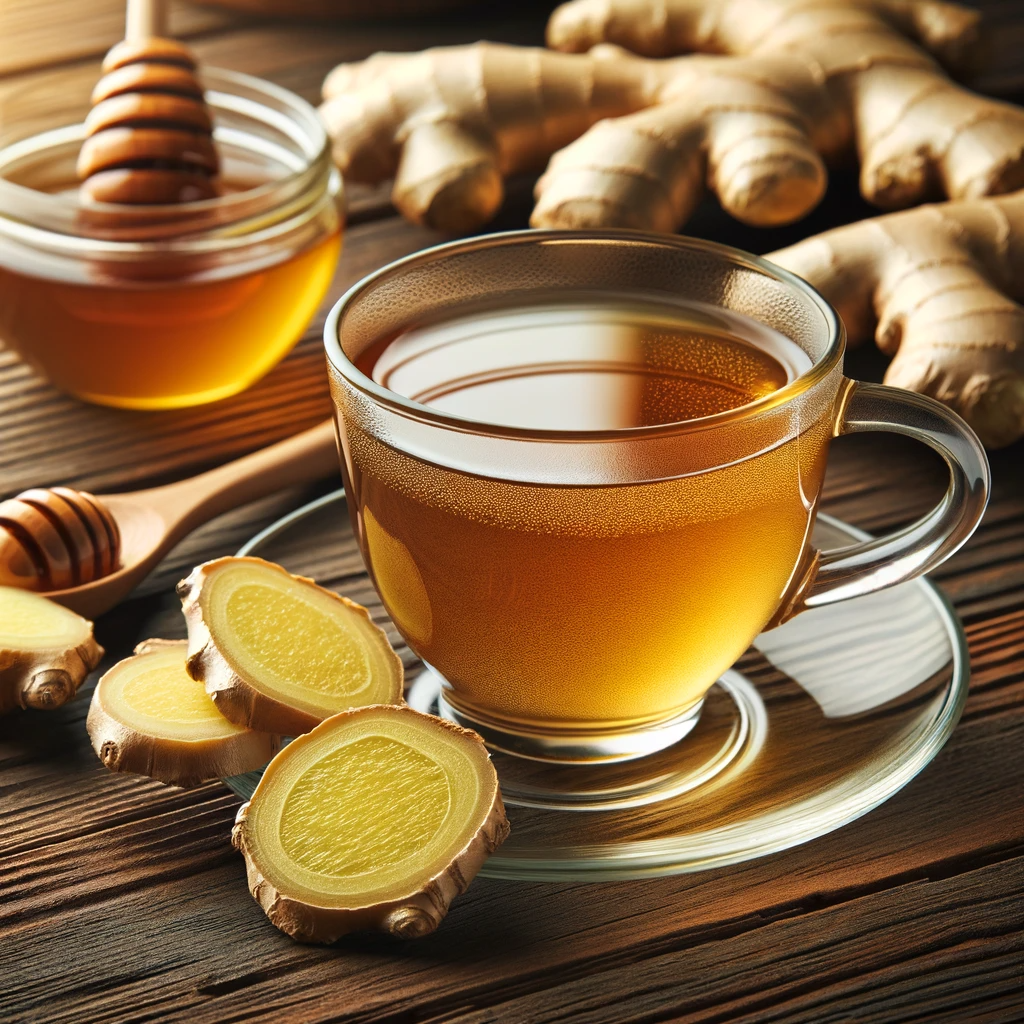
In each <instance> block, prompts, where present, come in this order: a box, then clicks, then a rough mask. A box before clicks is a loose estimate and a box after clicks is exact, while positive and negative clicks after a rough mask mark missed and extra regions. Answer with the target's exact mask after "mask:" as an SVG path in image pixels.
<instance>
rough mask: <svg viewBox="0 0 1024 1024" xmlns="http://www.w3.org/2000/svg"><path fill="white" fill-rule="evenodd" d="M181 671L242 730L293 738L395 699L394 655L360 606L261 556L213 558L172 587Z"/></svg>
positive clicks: (398, 686) (398, 672)
mask: <svg viewBox="0 0 1024 1024" xmlns="http://www.w3.org/2000/svg"><path fill="white" fill-rule="evenodd" d="M178 593H179V595H180V596H181V599H182V608H183V610H184V612H185V621H186V622H187V624H188V643H189V648H188V670H189V672H190V673H191V675H192V677H193V678H194V679H200V680H202V681H203V682H204V683H205V685H206V692H207V693H209V694H210V696H211V697H212V698H213V700H214V703H215V704H216V705H217V708H218V709H219V710H220V711H221V712H222V713H223V714H224V715H225V716H226V717H227V718H229V719H231V721H232V722H235V723H237V724H238V725H245V726H248V727H249V728H251V729H261V730H265V731H267V732H275V733H281V734H283V735H286V736H297V735H300V734H301V733H304V732H309V730H310V729H312V728H313V727H314V726H316V725H318V724H319V723H320V722H322V721H323V720H324V719H325V718H330V716H331V715H335V714H337V713H338V712H339V711H347V710H349V709H350V708H354V707H362V706H363V705H366V704H392V703H396V702H398V701H401V700H402V678H403V670H402V661H401V659H400V658H399V657H398V655H397V654H395V652H394V650H393V649H392V647H391V644H389V643H388V638H387V636H385V634H384V631H383V630H382V629H379V628H378V627H377V626H375V625H374V624H373V622H372V621H371V619H370V614H369V612H367V610H366V609H365V608H363V607H362V605H358V604H356V603H355V602H354V601H350V600H348V598H345V597H341V596H339V595H338V594H335V593H333V592H332V591H330V590H325V589H324V588H323V587H318V586H317V585H316V584H315V583H314V582H313V581H312V580H310V579H306V578H305V577H303V576H292V575H291V574H289V573H288V572H286V571H285V570H284V569H282V568H281V567H280V566H279V565H274V564H273V563H271V562H265V561H263V559H261V558H218V559H216V560H215V561H212V562H207V563H206V564H205V565H200V566H199V567H198V568H196V569H194V570H193V572H192V574H191V575H190V576H189V577H188V579H186V580H183V581H182V582H181V583H180V584H179V585H178Z"/></svg>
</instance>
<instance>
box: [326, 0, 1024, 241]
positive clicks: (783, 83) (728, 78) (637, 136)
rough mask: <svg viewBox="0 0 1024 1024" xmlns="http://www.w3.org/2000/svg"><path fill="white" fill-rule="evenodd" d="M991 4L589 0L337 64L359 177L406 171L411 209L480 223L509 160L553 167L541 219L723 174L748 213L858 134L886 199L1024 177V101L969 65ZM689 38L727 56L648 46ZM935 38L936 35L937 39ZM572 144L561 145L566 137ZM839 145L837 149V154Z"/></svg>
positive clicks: (958, 191)
mask: <svg viewBox="0 0 1024 1024" xmlns="http://www.w3.org/2000/svg"><path fill="white" fill-rule="evenodd" d="M977 21H978V19H977V15H976V12H973V11H969V10H967V9H966V8H962V7H959V6H958V5H956V4H948V3H936V2H925V3H922V4H913V3H909V2H907V0H575V2H573V3H569V4H566V5H564V6H563V7H561V8H559V9H558V10H557V11H556V12H555V13H554V14H553V15H552V18H551V21H550V24H549V28H548V39H549V43H550V44H551V45H552V46H553V47H555V48H556V49H559V50H564V51H584V50H590V52H589V53H582V52H577V53H576V54H575V55H574V54H572V53H554V52H550V51H545V50H538V49H530V48H522V47H513V46H498V45H495V44H490V43H476V44H474V45H472V46H463V47H448V48H440V49H434V50H426V51H424V52H422V53H417V54H378V55H376V56H375V57H371V58H370V59H369V60H366V61H363V62H362V63H359V64H348V65H341V66H340V67H339V68H336V69H335V70H334V71H333V72H332V73H331V74H330V75H328V77H327V79H326V81H325V82H324V100H325V102H324V104H323V106H322V107H321V113H322V115H323V117H324V120H325V122H326V123H327V126H328V130H329V132H330V134H331V136H332V138H333V144H334V145H333V151H334V157H335V160H336V161H337V163H338V164H339V166H340V167H341V169H342V171H343V172H344V173H345V174H346V175H347V176H348V177H349V178H351V179H352V180H355V181H365V182H370V183H376V182H378V181H382V180H384V179H385V178H388V177H390V176H392V175H394V177H395V184H394V191H393V198H394V201H395V205H396V206H397V207H398V209H399V210H400V211H401V212H402V213H403V214H404V215H405V216H406V217H407V218H409V219H410V220H413V221H415V222H418V223H426V224H429V225H431V226H433V227H436V228H440V229H442V230H447V231H467V230H470V229H472V228H475V227H478V226H479V225H481V224H483V223H485V222H486V221H487V220H489V219H490V218H491V217H492V216H493V215H494V213H495V212H496V211H497V209H498V206H499V205H500V203H501V200H502V195H503V191H502V188H503V187H502V178H503V177H504V176H506V175H509V174H515V173H521V172H527V171H534V170H539V169H541V167H542V166H543V165H544V161H545V160H547V159H548V158H549V157H552V159H551V161H550V164H549V165H548V168H547V171H546V173H544V175H543V176H542V177H541V179H540V181H539V182H538V184H537V206H536V208H535V210H534V213H533V217H532V218H531V223H532V224H533V226H534V227H561V228H573V227H633V228H646V229H655V230H673V229H675V228H677V227H679V226H681V224H682V223H684V222H685V220H686V218H687V217H688V215H689V213H690V211H691V210H692V209H693V207H694V206H695V205H696V203H697V201H698V200H699V199H700V197H701V195H702V193H703V191H704V188H705V185H706V186H707V187H708V188H710V189H711V190H712V191H713V192H715V193H716V194H717V196H718V197H719V199H720V201H721V202H722V205H723V206H724V207H725V208H726V209H727V210H728V211H729V212H730V213H732V214H733V216H735V217H737V218H738V219H740V220H743V221H746V222H747V223H750V224H755V225H771V224H780V223H787V222H789V221H792V220H795V219H797V218H799V217H801V216H803V215H804V214H805V213H807V212H808V211H809V210H810V209H811V208H812V207H813V206H814V205H815V204H816V203H817V201H818V200H819V199H820V197H821V195H822V193H823V191H824V188H825V170H824V163H830V162H837V161H839V160H841V159H843V158H844V157H845V156H847V155H848V154H851V153H853V152H856V153H857V155H858V156H859V159H860V164H861V187H862V191H863V193H864V195H865V196H866V197H867V198H868V199H869V200H871V201H872V202H874V203H877V204H878V205H880V206H883V207H898V206H906V205H910V204H912V203H917V202H921V201H923V200H926V199H928V198H939V197H943V196H949V197H952V198H967V197H973V196H981V195H988V194H996V193H1003V192H1010V191H1013V190H1014V189H1016V188H1019V187H1021V186H1024V111H1022V110H1020V109H1018V108H1016V107H1014V106H1012V105H1010V104H1006V103H1000V102H998V101H996V100H991V99H986V98H984V97H981V96H978V95H976V94H974V93H971V92H970V91H968V90H966V89H964V88H963V87H961V86H959V85H957V84H956V83H954V82H953V81H951V80H950V78H949V77H948V76H947V75H946V73H945V72H944V71H943V69H942V67H941V66H940V64H939V63H938V62H937V61H936V60H935V59H933V57H932V56H929V54H928V53H926V52H925V50H924V49H921V46H923V47H925V48H926V49H927V50H929V51H931V53H932V54H934V55H935V56H936V57H938V58H939V60H940V61H942V62H944V63H946V64H949V65H952V66H962V65H963V64H965V63H966V62H967V61H968V60H969V59H970V58H971V56H972V54H973V53H974V51H975V50H976V43H977V36H978V30H977ZM602 42H603V43H606V44H608V43H619V44H622V45H623V46H625V47H627V48H628V49H630V50H633V51H635V52H636V53H639V54H645V55H648V56H649V57H663V56H665V55H667V54H678V53H682V52H687V51H693V50H698V51H705V52H710V53H716V54H728V55H729V56H715V57H693V56H690V57H677V58H676V59H673V60H651V59H643V58H642V57H639V56H635V55H631V54H630V53H627V52H626V51H625V50H622V49H619V48H618V47H617V46H610V45H604V46H596V47H595V48H594V49H590V48H591V47H592V46H594V44H597V43H602ZM918 44H920V45H918ZM552 155H553V156H552ZM823 162H824V163H823Z"/></svg>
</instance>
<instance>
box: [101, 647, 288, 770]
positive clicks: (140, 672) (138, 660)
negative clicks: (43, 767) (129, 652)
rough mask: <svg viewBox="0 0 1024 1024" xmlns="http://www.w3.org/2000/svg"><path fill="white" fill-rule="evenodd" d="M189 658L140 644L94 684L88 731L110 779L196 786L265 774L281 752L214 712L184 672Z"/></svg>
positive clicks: (180, 650)
mask: <svg viewBox="0 0 1024 1024" xmlns="http://www.w3.org/2000/svg"><path fill="white" fill-rule="evenodd" d="M187 650H188V645H187V643H186V642H185V641H184V640H144V641H143V642H142V643H141V644H139V645H138V647H136V648H135V653H134V655H133V656H132V657H130V658H125V659H124V660H123V661H119V662H118V663H117V664H116V665H115V666H114V667H113V668H112V669H110V671H109V672H106V673H104V675H103V676H102V677H101V678H100V681H99V682H98V683H97V684H96V689H95V690H94V691H93V695H92V704H90V705H89V717H88V719H87V721H86V728H87V729H88V731H89V738H90V739H91V740H92V748H93V750H95V751H96V756H97V757H98V758H99V759H100V760H101V761H102V762H103V763H104V765H106V767H107V768H109V769H110V770H111V771H112V772H132V773H133V774H136V775H148V776H149V777H150V778H152V779H159V780H160V781H161V782H166V783H169V784H170V785H174V786H182V787H189V786H197V785H199V783H201V782H206V781H208V780H209V779H218V778H221V777H222V776H225V775H238V774H240V773H241V772H248V771H253V770H255V769H256V768H262V767H263V766H264V765H265V764H266V763H267V762H268V761H269V760H270V759H271V758H272V757H273V756H274V754H276V753H277V751H278V750H279V749H280V747H281V740H280V737H278V736H274V735H272V734H270V733H265V732H255V731H254V730H252V729H246V728H245V727H244V726H240V725H235V724H234V722H229V721H228V720H227V719H226V718H225V717H224V716H223V715H222V714H221V713H220V712H219V711H218V710H217V708H216V706H215V705H214V703H213V701H212V700H211V699H210V697H209V696H208V695H207V693H206V690H205V689H204V687H203V684H202V683H198V682H196V681H195V680H194V679H193V678H192V677H191V676H190V675H189V674H188V672H187V671H186V670H185V654H186V652H187Z"/></svg>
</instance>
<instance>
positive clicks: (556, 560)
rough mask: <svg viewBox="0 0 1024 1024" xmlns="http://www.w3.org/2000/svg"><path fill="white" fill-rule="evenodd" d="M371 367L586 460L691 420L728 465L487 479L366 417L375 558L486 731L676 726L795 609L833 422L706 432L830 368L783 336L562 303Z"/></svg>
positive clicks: (395, 605) (360, 471) (352, 489)
mask: <svg viewBox="0 0 1024 1024" xmlns="http://www.w3.org/2000/svg"><path fill="white" fill-rule="evenodd" d="M358 366H359V369H360V370H362V372H363V373H365V374H366V375H368V376H371V377H372V378H373V379H374V380H375V381H376V382H377V383H378V384H381V385H383V386H384V387H386V388H388V389H389V390H391V391H392V392H395V393H397V394H399V395H401V396H404V397H406V398H409V399H412V400H414V401H416V402H419V403H421V404H423V405H426V406H429V407H432V408H434V409H436V410H438V411H439V412H443V413H446V414H448V415H449V416H452V417H462V418H465V419H468V420H472V421H475V422H476V423H486V424H492V425H496V426H499V427H502V428H516V429H518V430H522V431H541V432H543V431H572V432H574V434H573V435H562V436H563V437H564V438H565V440H566V441H567V442H568V441H571V440H572V439H573V438H574V437H576V438H579V437H586V436H588V435H591V434H593V433H594V432H621V431H623V430H627V429H629V428H658V427H659V426H662V425H668V424H678V423H687V422H689V423H690V424H691V425H692V426H693V427H694V428H695V429H692V430H681V431H680V432H679V433H678V435H671V440H670V442H669V443H670V444H671V445H680V446H688V445H689V446H696V449H695V450H699V451H700V454H701V459H702V462H703V464H704V465H706V466H716V467H720V468H715V469H711V470H708V471H706V472H694V473H687V474H685V475H675V476H673V475H667V476H665V477H663V478H659V476H658V474H657V473H656V472H655V473H653V474H652V473H650V472H648V473H647V474H646V477H647V478H646V482H642V483H621V482H620V474H618V473H615V472H612V471H611V466H610V467H609V478H608V481H607V482H606V483H602V482H601V481H600V480H598V481H597V482H596V483H595V482H590V483H588V484H587V485H585V486H580V485H578V484H573V483H572V482H571V480H570V479H569V477H571V460H572V459H573V451H572V449H573V445H572V444H569V443H567V444H566V445H565V456H564V457H565V459H566V460H567V469H568V476H567V482H566V485H565V486H562V485H560V484H558V483H556V484H550V483H544V484H538V483H530V482H519V481H516V480H515V479H508V476H509V474H510V472H511V473H512V475H513V476H514V467H511V469H510V467H503V472H501V473H495V474H494V475H493V476H492V475H487V474H479V475H477V474H474V473H467V472H460V471H457V470H453V469H451V468H448V467H445V466H442V465H437V464H433V463H431V462H428V461H425V460H423V459H420V458H417V457H414V456H412V455H410V454H408V453H406V452H403V451H401V450H398V449H397V448H396V447H393V446H391V445H389V444H387V443H385V442H384V441H382V440H380V439H378V438H376V437H373V436H371V434H370V433H368V432H366V431H365V430H363V429H361V427H360V426H359V424H358V423H357V422H356V421H355V419H352V418H348V417H346V418H345V419H344V430H343V434H344V441H345V448H346V460H345V461H346V464H347V466H346V468H347V474H348V477H349V479H348V480H347V481H346V482H347V484H348V485H349V494H350V500H351V501H352V502H353V504H354V508H355V511H356V513H357V519H358V523H359V527H360V531H359V532H360V541H361V544H362V546H363V554H364V557H365V558H366V561H367V564H368V565H369V567H370V569H371V572H372V574H373V576H374V579H375V582H376V584H377V587H378V589H379V591H380V593H381V596H382V598H383V601H384V604H385V606H386V608H387V610H388V612H389V613H390V615H391V616H392V618H393V619H394V621H395V623H396V625H397V626H398V628H399V629H400V630H401V632H402V633H403V635H404V636H405V637H406V638H407V639H408V641H409V643H410V645H411V646H412V647H413V649H414V650H415V651H416V652H417V653H418V654H419V655H420V656H421V657H422V658H423V659H424V660H425V661H427V662H429V663H430V664H431V665H432V666H434V667H435V668H436V669H437V670H438V671H439V672H440V673H441V674H442V675H443V676H444V677H445V679H446V680H447V681H448V683H449V684H450V685H451V690H450V692H446V700H448V702H449V703H450V704H452V706H453V707H455V708H456V709H457V710H460V711H462V712H464V713H465V714H466V715H467V716H469V717H471V718H474V719H475V720H477V721H487V720H489V719H490V720H493V719H494V717H495V716H498V717H499V718H500V719H503V720H505V721H515V722H520V723H522V724H523V725H524V727H526V726H530V725H537V724H540V723H542V724H543V725H544V726H545V727H556V728H557V727H558V726H559V725H560V724H564V726H565V727H566V728H570V727H575V726H582V727H586V725H587V723H600V725H601V727H602V728H610V727H613V726H615V725H618V726H621V727H622V728H626V727H628V726H634V727H635V726H639V725H642V724H643V723H651V722H657V721H659V720H662V719H666V718H669V717H671V716H673V715H675V714H678V713H680V712H681V711H683V710H684V709H685V708H686V707H688V706H692V705H693V704H694V703H696V702H697V701H699V700H700V698H701V697H702V696H703V694H704V692H705V691H706V690H707V688H708V687H709V686H710V685H711V684H712V683H713V682H714V680H715V679H716V678H717V677H718V676H719V675H720V674H721V673H722V672H723V671H724V670H725V669H727V668H728V667H729V666H730V665H731V664H732V663H733V662H734V661H735V660H736V658H738V657H739V655H740V654H742V653H743V651H744V649H745V648H746V647H747V646H748V645H749V643H750V642H751V640H753V638H754V637H755V636H756V635H757V633H758V632H759V631H760V630H761V629H762V628H763V627H764V626H765V624H766V623H767V622H768V621H769V619H770V618H771V616H772V615H773V613H774V612H775V610H776V609H777V608H778V606H779V604H780V601H781V600H782V598H783V596H784V594H785V593H786V590H787V587H788V586H789V584H790V579H791V576H792V575H793V573H794V571H795V570H794V566H796V565H797V564H798V562H799V560H800V554H801V551H802V549H803V547H804V544H805V539H806V537H807V535H808V533H809V530H810V527H811V523H812V518H813V513H814V508H815V503H816V500H817V495H818V492H819V489H820V485H821V480H822V476H823V473H824V467H825V456H826V450H827V445H828V440H829V437H830V435H831V421H830V417H827V416H823V417H821V418H820V419H819V421H817V422H811V423H807V424H806V425H802V426H801V427H800V428H799V429H798V430H796V431H793V432H790V433H787V434H786V435H785V436H784V437H782V438H779V439H778V440H776V441H770V440H766V441H765V442H764V443H763V444H758V445H757V447H755V448H754V449H753V450H754V451H757V452H758V454H756V455H753V456H748V457H743V456H742V455H741V456H740V457H737V456H736V455H735V454H734V453H733V452H731V451H729V450H727V449H726V448H725V447H724V446H725V445H726V444H727V443H728V442H727V441H726V440H723V438H725V437H728V433H727V432H722V431H715V430H706V429H700V426H701V424H700V421H702V420H705V419H706V418H707V417H712V416H715V414H719V413H723V412H726V411H727V410H731V409H736V408H738V407H740V406H744V405H747V404H748V403H751V402H756V401H759V400H762V399H765V398H767V397H768V396H770V395H771V394H772V393H773V392H775V391H777V390H778V389H780V388H782V387H784V386H785V385H786V384H787V383H788V382H790V381H791V380H793V379H794V378H795V377H796V376H798V375H799V374H801V373H802V372H804V370H806V369H808V368H809V367H810V359H809V357H808V356H807V355H806V354H805V353H804V351H803V350H802V349H801V348H799V347H798V346H797V345H795V344H794V343H793V342H791V341H790V340H788V339H787V338H785V337H784V336H782V335H781V334H779V333H777V332H775V331H773V330H771V329H769V328H767V327H765V326H763V325H760V324H758V323H756V322H755V321H753V320H750V319H747V318H746V317H743V316H740V315H737V314H735V313H731V312H727V311H725V310H722V309H719V308H716V307H707V306H703V305H701V304H692V305H685V306H683V305H680V306H676V305H671V306H668V305H663V304H657V303H654V302H650V303H648V302H645V301H641V300H638V299H636V298H631V299H623V300H621V301H620V300H617V299H615V298H614V297H609V296H604V297H599V298H595V297H587V298H586V300H585V301H583V300H580V301H576V300H573V299H571V298H570V297H565V298H563V299H561V300H560V299H559V297H558V296H557V295H556V296H552V297H551V298H550V299H548V300H547V301H544V302H538V303H535V304H531V305H528V306H523V307H521V308H518V309H507V308H506V309H504V310H494V311H490V312H487V311H481V312H479V313H477V314H475V315H473V316H466V317H463V318H461V319H456V320H450V321H447V322H444V323H438V324H431V325H424V326H419V327H416V328H414V329H410V330H408V331H406V332H404V333H402V334H400V335H399V336H397V337H390V338H384V339H382V340H381V341H379V342H378V343H377V344H375V345H374V346H372V347H371V348H370V349H368V350H367V351H366V352H365V353H364V354H363V357H362V358H361V359H360V360H359V361H358ZM670 433H671V432H670ZM549 436H550V435H549ZM608 436H613V435H611V434H609V435H608ZM614 436H621V435H614ZM716 446H722V450H720V451H719V450H717V448H716Z"/></svg>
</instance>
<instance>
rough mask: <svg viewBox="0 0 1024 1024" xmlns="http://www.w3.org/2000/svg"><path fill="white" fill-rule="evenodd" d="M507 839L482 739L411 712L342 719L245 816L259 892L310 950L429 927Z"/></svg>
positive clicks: (364, 711) (270, 773)
mask: <svg viewBox="0 0 1024 1024" xmlns="http://www.w3.org/2000/svg"><path fill="white" fill-rule="evenodd" d="M508 832H509V826H508V821H507V819H506V817H505V808H504V806H503V804H502V800H501V792H500V790H499V789H498V777H497V774H496V773H495V771H494V767H493V765H492V764H491V761H490V758H489V756H488V754H487V750H486V748H485V747H484V744H483V740H481V739H480V737H479V736H478V735H477V734H476V733H474V732H470V731H469V730H468V729H463V728H461V727H460V726H457V725H453V724H452V723H451V722H446V721H444V720H443V719H440V718H434V717H433V716H432V715H423V714H420V713H419V712H418V711H413V710H412V708H409V707H407V706H387V705H380V706H377V707H364V708H358V709H356V710H353V711H346V712H343V713H342V714H339V715H335V716H334V717H333V718H330V719H328V720H327V721H326V722H324V723H323V724H321V725H319V726H317V727H316V728H315V729H314V730H313V731H312V732H310V733H308V734H306V735H305V736H301V737H299V738H298V739H297V740H295V741H294V742H293V743H291V744H290V745H289V746H288V747H286V748H285V749H284V750H283V751H281V753H280V754H278V755H277V757H275V758H274V760H273V761H271V763H270V765H269V766H268V767H267V770H266V772H264V774H263V778H262V779H261V780H260V783H259V785H258V786H257V787H256V792H255V793H253V796H252V799H251V800H250V801H249V803H247V804H243V806H242V807H241V809H240V810H239V812H238V818H237V820H236V824H235V828H234V831H233V832H232V840H233V842H234V845H235V847H236V848H237V849H238V850H239V851H241V853H242V855H243V856H244V857H245V866H246V873H247V876H248V881H249V891H250V892H251V893H252V895H253V898H254V899H255V900H256V902H257V903H259V905H260V906H261V907H262V908H263V910H264V912H265V913H266V915H267V917H268V918H269V919H270V921H271V923H272V924H273V925H274V926H275V927H277V928H279V929H280V930H281V931H283V932H284V933H285V934H287V935H290V936H291V937H292V938H294V939H297V940H299V941H301V942H333V941H334V940H335V939H337V938H339V937H340V936H342V935H345V934H346V933H348V932H351V931H357V930H360V931H361V930H366V929H377V930H380V931H384V932H387V933H389V934H391V935H394V936H396V937H398V938H405V939H412V938H418V937H420V936H423V935H427V934H429V933H430V932H432V931H433V930H434V929H435V928H436V927H437V925H438V924H439V923H440V921H441V919H442V918H443V917H444V916H445V914H446V913H447V911H448V906H449V904H450V903H451V901H452V899H453V898H454V897H455V896H457V895H458V894H459V893H461V892H464V891H465V890H466V888H467V886H468V885H469V883H470V882H471V881H472V880H473V878H474V876H475V875H476V873H477V872H478V871H479V870H480V866H481V865H482V864H483V862H484V861H485V860H486V859H487V857H488V856H489V855H490V854H491V853H493V852H494V851H495V849H497V847H498V846H500V845H501V843H502V842H503V841H504V839H505V838H506V836H507V835H508Z"/></svg>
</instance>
